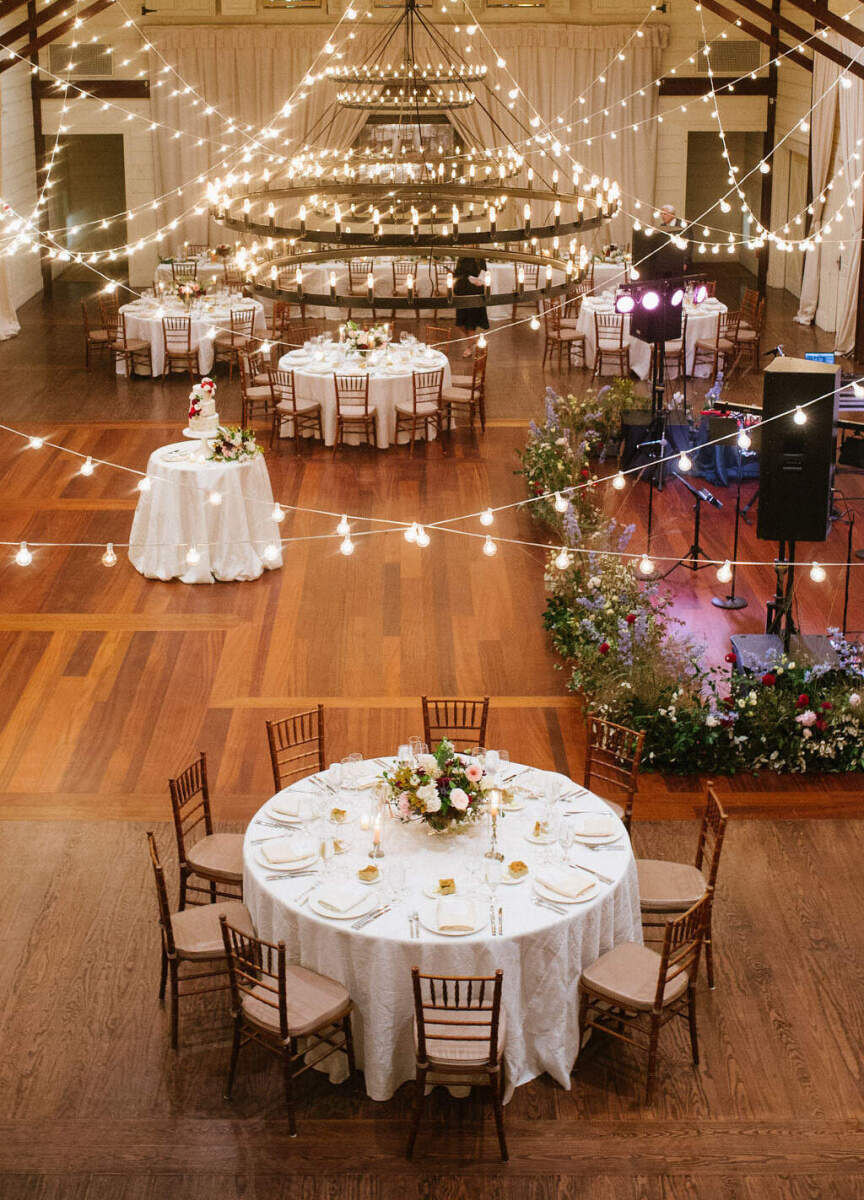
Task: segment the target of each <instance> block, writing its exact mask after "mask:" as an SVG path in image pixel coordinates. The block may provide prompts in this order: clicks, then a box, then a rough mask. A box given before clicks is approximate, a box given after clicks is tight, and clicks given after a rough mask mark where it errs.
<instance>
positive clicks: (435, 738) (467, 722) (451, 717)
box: [420, 696, 489, 752]
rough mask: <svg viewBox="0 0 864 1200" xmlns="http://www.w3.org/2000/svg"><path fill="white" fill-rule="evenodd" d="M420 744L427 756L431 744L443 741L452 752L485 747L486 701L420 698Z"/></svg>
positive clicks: (487, 717) (487, 715) (487, 706)
mask: <svg viewBox="0 0 864 1200" xmlns="http://www.w3.org/2000/svg"><path fill="white" fill-rule="evenodd" d="M420 704H421V707H422V709H423V740H424V741H425V742H426V745H427V746H428V747H429V750H430V752H431V750H432V746H433V743H435V742H441V741H443V739H444V738H447V740H448V741H449V742H451V743H452V744H453V746H454V748H455V749H456V750H471V749H472V748H473V747H474V746H485V745H486V722H487V721H488V719H489V697H488V696H484V697H483V699H482V700H461V699H452V700H451V699H433V698H430V697H429V696H421V697H420Z"/></svg>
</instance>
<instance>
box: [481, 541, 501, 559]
mask: <svg viewBox="0 0 864 1200" xmlns="http://www.w3.org/2000/svg"><path fill="white" fill-rule="evenodd" d="M483 553H484V554H485V555H486V557H487V558H491V557H492V555H493V554H497V553H498V546H497V544H496V543H495V542H494V541H493V540H492V538H491V537H488V536H487V538H486V541H485V542H484V543H483Z"/></svg>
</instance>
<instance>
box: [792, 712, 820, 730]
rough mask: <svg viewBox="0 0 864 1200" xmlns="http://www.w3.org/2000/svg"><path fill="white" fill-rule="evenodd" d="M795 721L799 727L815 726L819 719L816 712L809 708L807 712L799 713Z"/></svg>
mask: <svg viewBox="0 0 864 1200" xmlns="http://www.w3.org/2000/svg"><path fill="white" fill-rule="evenodd" d="M795 720H796V721H797V722H798V724H799V725H804V726H807V725H815V724H816V721H817V720H818V717H817V716H816V714H815V712H813V710H812V708H808V709H807V711H806V712H803V713H799V714H798V716H797V717H796V718H795Z"/></svg>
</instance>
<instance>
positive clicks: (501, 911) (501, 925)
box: [498, 905, 504, 937]
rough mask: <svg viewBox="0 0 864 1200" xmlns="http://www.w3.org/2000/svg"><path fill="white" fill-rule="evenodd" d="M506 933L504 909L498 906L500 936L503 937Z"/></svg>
mask: <svg viewBox="0 0 864 1200" xmlns="http://www.w3.org/2000/svg"><path fill="white" fill-rule="evenodd" d="M503 933H504V908H503V907H502V906H501V905H499V906H498V936H499V937H501V936H502V934H503Z"/></svg>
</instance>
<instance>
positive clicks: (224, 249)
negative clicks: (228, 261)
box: [216, 242, 231, 258]
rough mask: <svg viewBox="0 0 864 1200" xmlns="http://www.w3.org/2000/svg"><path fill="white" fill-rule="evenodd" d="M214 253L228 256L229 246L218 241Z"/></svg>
mask: <svg viewBox="0 0 864 1200" xmlns="http://www.w3.org/2000/svg"><path fill="white" fill-rule="evenodd" d="M216 254H218V256H219V257H220V258H228V257H229V255H230V254H231V247H230V246H229V245H228V243H227V242H220V243H219V245H218V246H217V247H216Z"/></svg>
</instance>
